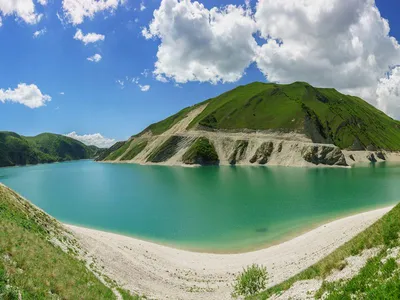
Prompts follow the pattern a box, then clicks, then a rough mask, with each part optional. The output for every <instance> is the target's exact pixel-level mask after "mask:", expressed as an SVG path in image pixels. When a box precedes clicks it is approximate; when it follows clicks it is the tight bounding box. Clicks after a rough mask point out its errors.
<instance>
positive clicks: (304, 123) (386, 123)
mask: <svg viewBox="0 0 400 300" xmlns="http://www.w3.org/2000/svg"><path fill="white" fill-rule="evenodd" d="M174 135H175V136H178V138H175V139H174V140H171V141H168V142H167V141H166V140H165V139H162V138H161V137H162V136H170V137H171V136H174ZM263 135H264V136H263ZM201 136H203V137H205V138H206V139H209V140H210V144H211V146H214V147H215V152H216V153H217V154H218V156H219V157H220V161H221V159H222V161H229V163H231V164H232V162H233V163H237V162H238V161H240V160H241V161H242V162H243V161H244V160H246V162H247V163H250V164H251V163H254V162H259V161H261V162H264V163H267V162H268V161H271V159H269V157H270V156H271V155H272V156H271V157H273V156H274V155H273V154H274V153H276V154H278V153H281V151H277V150H279V149H281V150H282V147H283V148H285V147H284V146H285V143H283V144H280V142H279V140H280V141H283V142H284V141H303V142H304V141H305V139H307V140H308V142H309V143H314V144H317V146H315V147H317V148H315V149H313V148H309V147H308V148H307V149H306V148H304V147H303V146H299V144H293V143H291V144H290V145H289V146H290V147H291V148H292V151H295V150H294V149H295V148H296V147H297V146H299V147H297V148H299V149H297V148H296V149H297V150H296V151H300V152H302V153H301V155H302V157H303V158H304V159H305V160H306V161H308V162H311V163H316V164H318V163H327V164H336V163H337V162H338V160H337V159H334V160H331V161H318V157H321V155H322V156H327V153H328V152H329V153H330V154H329V155H328V158H331V156H332V155H333V156H337V157H339V156H338V155H337V154H338V152H337V151H338V150H333V148H329V149H327V148H326V149H323V148H321V147H322V146H319V145H322V144H324V145H325V144H329V145H335V146H337V147H338V148H339V149H346V150H367V151H378V150H387V151H395V150H400V122H399V121H396V120H394V119H392V118H390V117H389V116H387V115H386V114H384V113H383V112H382V111H380V110H378V109H376V108H375V107H373V106H372V105H370V104H368V103H367V102H365V101H364V100H362V99H360V98H358V97H354V96H350V95H344V94H341V93H339V92H338V91H336V90H335V89H330V88H315V87H313V86H311V85H309V84H308V83H305V82H295V83H292V84H275V83H261V82H254V83H251V84H248V85H245V86H239V87H237V88H235V89H233V90H231V91H228V92H226V93H224V94H222V95H220V96H218V97H215V98H212V99H209V100H206V101H204V102H202V103H199V104H197V105H194V106H192V107H188V108H185V109H183V110H181V111H180V112H178V113H177V114H175V115H172V116H170V117H168V118H167V119H165V120H163V121H160V122H158V123H155V124H152V125H150V126H149V127H147V128H146V129H145V130H144V131H143V132H141V133H140V134H138V135H135V136H133V137H132V138H131V139H130V140H128V141H127V142H126V143H125V144H118V145H116V146H118V147H114V148H118V149H114V151H113V152H111V153H110V154H109V155H108V156H107V157H106V158H105V160H111V161H113V160H127V161H132V162H140V163H143V162H153V163H154V162H156V163H159V162H160V161H162V162H168V161H170V160H171V159H172V157H173V156H175V155H178V154H179V157H178V158H177V157H175V158H174V159H173V161H179V162H182V163H189V162H185V160H184V159H183V158H184V155H183V154H184V153H182V152H184V148H185V149H186V151H189V150H190V149H189V147H190V146H191V145H193V143H194V142H195V140H196V139H197V138H199V137H201ZM156 137H159V138H158V139H159V140H162V142H161V144H162V143H164V146H162V145H161V144H160V143H155V142H154V139H155V138H156ZM179 137H180V138H179ZM190 137H192V138H190ZM224 137H225V138H228V137H230V138H231V139H233V140H234V142H235V143H236V145H228V144H229V143H228V141H225V142H224V143H223V142H222V141H221V139H224ZM253 137H254V138H253ZM259 137H264V139H263V141H264V142H266V143H267V144H263V145H261V143H260V140H259ZM301 137H303V138H301ZM268 139H269V140H268ZM203 142H204V141H203ZM268 142H271V143H272V145H270V146H269V144H268ZM277 142H278V143H277ZM138 143H139V144H140V147H139V146H138ZM144 143H146V145H145V146H143V145H144ZM235 143H234V144H235ZM249 143H250V144H249ZM156 144H157V145H158V146H157V147H155V145H156ZM173 144H176V145H177V147H175V149H172V148H174V147H173ZM286 144H288V143H286ZM239 145H240V149H239V150H240V151H239V152H240V153H238V146H239ZM279 145H281V147H279ZM296 145H297V146H296ZM261 146H262V147H261ZM160 147H161V148H160ZM254 147H255V148H254ZM260 147H261V148H260ZM140 148H141V149H140ZM150 148H152V149H150ZM228 148H229V149H228ZM250 148H251V149H250ZM163 149H164V150H166V151H163ZM139 150H140V151H139ZM257 150H259V151H258V155H257V153H256V152H257ZM160 151H161V156H160V155H156V154H157V152H160ZM207 151H208V152H209V151H210V149H208V150H207ZM288 151H289V150H288ZM332 151H334V152H332ZM164 152H165V153H164ZM250 152H251V153H250ZM283 152H285V151H283ZM191 153H192V157H191V158H192V159H191V160H190V161H208V160H207V159H205V160H204V157H203V158H201V157H200V158H198V159H196V158H195V157H193V149H191ZM209 153H210V152H209ZM211 155H212V156H213V157H214V159H213V160H212V162H213V164H214V163H216V160H215V153H213V154H211ZM232 155H233V156H235V158H233V157H231V156H232ZM236 156H237V157H236ZM240 156H242V157H240ZM263 156H264V158H262V157H263ZM266 156H268V158H267V157H266ZM281 156H282V155H281ZM136 157H138V158H136ZM186 157H187V156H186ZM154 158H155V159H156V161H153V160H154ZM237 158H239V160H238V159H237ZM253 158H254V159H253ZM279 159H281V160H282V159H284V157H283V156H282V157H281V158H279ZM277 160H278V159H277ZM339 160H340V161H341V164H342V163H343V159H339ZM251 161H253V162H251Z"/></svg>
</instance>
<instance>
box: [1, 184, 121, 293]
mask: <svg viewBox="0 0 400 300" xmlns="http://www.w3.org/2000/svg"><path fill="white" fill-rule="evenodd" d="M0 228H1V233H0V237H1V238H0V299H116V297H115V295H114V293H113V292H112V290H111V289H110V288H108V287H106V286H105V285H104V284H102V283H101V282H100V280H99V279H97V278H96V276H95V275H94V274H93V273H92V272H91V271H89V270H88V269H87V268H86V266H85V264H84V263H83V262H82V261H80V260H79V259H78V258H77V257H75V256H76V251H78V248H76V247H77V244H76V240H75V239H74V237H73V236H72V235H70V234H69V233H68V232H66V231H65V230H64V229H63V227H62V225H61V224H60V223H58V222H57V221H56V220H55V219H53V218H51V217H50V216H48V215H47V214H45V213H44V212H43V211H41V210H39V209H37V208H36V207H35V206H33V205H31V204H30V203H29V202H28V201H26V200H25V199H23V198H22V197H20V196H19V195H18V194H16V193H15V192H13V191H12V190H10V189H8V188H7V187H5V186H4V185H2V184H0ZM56 245H60V247H58V246H56ZM61 245H62V247H63V248H65V249H66V252H68V253H66V252H64V251H63V250H62V249H61V248H62V247H61Z"/></svg>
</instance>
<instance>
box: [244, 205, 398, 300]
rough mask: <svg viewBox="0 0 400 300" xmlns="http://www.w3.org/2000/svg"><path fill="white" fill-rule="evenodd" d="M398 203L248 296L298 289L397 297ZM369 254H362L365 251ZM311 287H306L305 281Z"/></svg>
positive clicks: (335, 297)
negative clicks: (285, 277) (306, 263)
mask: <svg viewBox="0 0 400 300" xmlns="http://www.w3.org/2000/svg"><path fill="white" fill-rule="evenodd" d="M399 236H400V204H397V205H396V206H395V207H394V208H393V209H392V210H391V211H390V212H389V213H387V214H386V215H384V216H383V217H382V218H381V219H380V220H378V221H377V222H376V223H374V224H373V225H371V226H370V227H369V228H367V229H366V230H364V231H363V232H361V233H360V234H358V235H357V236H356V237H355V238H353V239H352V240H350V241H348V242H347V243H345V244H344V245H342V246H341V247H339V248H338V249H336V250H335V251H333V252H332V253H331V254H329V255H328V256H326V257H325V258H323V259H322V260H320V261H319V262H318V263H316V264H315V265H313V266H311V267H309V268H307V269H306V270H304V271H302V272H300V273H299V274H297V275H295V276H294V277H292V278H290V279H289V280H286V281H284V282H282V283H281V284H278V285H276V286H273V287H271V288H269V289H267V290H266V291H263V292H261V293H259V294H258V295H256V296H254V297H249V298H248V299H251V300H256V299H257V300H264V299H270V297H272V298H274V297H273V295H275V296H276V295H281V298H282V299H290V298H288V295H287V294H286V293H288V291H290V290H291V289H292V294H293V293H294V294H295V293H296V291H297V292H300V289H298V290H296V286H297V287H301V286H302V288H301V289H302V290H301V292H302V294H303V295H307V299H330V300H339V299H399V295H400V238H399ZM368 253H369V255H366V254H368ZM309 283H312V285H313V287H312V288H311V289H309V290H308V289H307V284H309Z"/></svg>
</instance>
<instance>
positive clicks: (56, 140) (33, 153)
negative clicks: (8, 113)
mask: <svg viewBox="0 0 400 300" xmlns="http://www.w3.org/2000/svg"><path fill="white" fill-rule="evenodd" d="M100 151H101V150H100V149H99V148H97V147H94V146H87V145H85V144H83V143H82V142H80V141H77V140H75V139H72V138H69V137H66V136H63V135H59V134H53V133H41V134H39V135H36V136H32V137H27V136H22V135H19V134H17V133H15V132H11V131H0V167H7V166H16V165H29V164H38V163H52V162H62V161H69V160H77V159H88V158H94V157H95V156H97V155H98V154H99V152H100Z"/></svg>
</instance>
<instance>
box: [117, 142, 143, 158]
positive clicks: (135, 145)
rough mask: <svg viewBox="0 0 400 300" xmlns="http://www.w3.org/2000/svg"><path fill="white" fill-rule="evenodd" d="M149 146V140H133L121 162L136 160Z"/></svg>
mask: <svg viewBox="0 0 400 300" xmlns="http://www.w3.org/2000/svg"><path fill="white" fill-rule="evenodd" d="M146 146H147V140H133V141H132V143H131V144H130V148H129V149H128V151H127V153H125V154H124V156H123V157H121V160H131V159H134V158H135V157H136V156H137V155H138V154H139V153H140V152H142V150H143V149H144V148H146Z"/></svg>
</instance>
